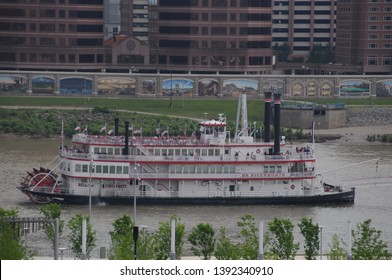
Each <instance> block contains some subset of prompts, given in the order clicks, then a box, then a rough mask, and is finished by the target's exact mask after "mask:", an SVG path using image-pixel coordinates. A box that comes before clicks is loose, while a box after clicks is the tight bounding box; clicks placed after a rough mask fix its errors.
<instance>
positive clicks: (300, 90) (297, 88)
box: [291, 83, 304, 96]
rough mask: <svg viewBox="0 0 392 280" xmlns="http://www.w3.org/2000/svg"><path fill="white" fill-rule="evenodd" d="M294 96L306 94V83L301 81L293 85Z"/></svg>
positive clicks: (292, 92) (292, 93)
mask: <svg viewBox="0 0 392 280" xmlns="http://www.w3.org/2000/svg"><path fill="white" fill-rule="evenodd" d="M291 95H292V96H304V85H303V84H301V83H295V84H293V86H292V87H291Z"/></svg>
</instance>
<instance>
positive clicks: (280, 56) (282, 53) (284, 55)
mask: <svg viewBox="0 0 392 280" xmlns="http://www.w3.org/2000/svg"><path fill="white" fill-rule="evenodd" d="M273 49H274V52H275V54H276V56H277V62H286V61H287V60H288V57H289V55H290V54H291V53H292V51H291V48H290V46H289V45H288V44H287V43H284V44H282V45H278V44H277V43H276V44H275V45H274V46H273Z"/></svg>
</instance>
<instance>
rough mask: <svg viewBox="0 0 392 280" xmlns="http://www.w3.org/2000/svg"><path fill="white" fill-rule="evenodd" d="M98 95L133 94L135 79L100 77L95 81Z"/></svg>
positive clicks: (134, 92) (134, 91)
mask: <svg viewBox="0 0 392 280" xmlns="http://www.w3.org/2000/svg"><path fill="white" fill-rule="evenodd" d="M97 91H98V95H135V94H136V80H135V79H126V78H102V79H98V82H97Z"/></svg>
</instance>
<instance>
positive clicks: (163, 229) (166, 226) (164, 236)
mask: <svg viewBox="0 0 392 280" xmlns="http://www.w3.org/2000/svg"><path fill="white" fill-rule="evenodd" d="M172 219H174V220H175V221H176V241H175V246H176V249H175V250H176V256H177V258H178V259H180V258H181V255H182V248H183V246H184V235H185V225H184V224H182V223H181V219H180V218H178V217H177V216H176V215H173V216H172V217H171V219H170V220H169V221H167V222H161V223H160V226H159V229H158V230H157V231H156V232H155V234H154V241H155V245H156V257H157V259H158V260H167V259H168V258H169V257H170V245H171V242H170V237H171V220H172Z"/></svg>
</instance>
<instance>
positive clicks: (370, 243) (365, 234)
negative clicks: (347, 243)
mask: <svg viewBox="0 0 392 280" xmlns="http://www.w3.org/2000/svg"><path fill="white" fill-rule="evenodd" d="M371 222H372V220H371V219H368V220H366V221H364V222H363V223H359V224H357V229H356V230H354V229H353V230H352V231H351V234H352V236H353V245H352V250H351V251H352V254H353V259H355V260H390V259H391V258H392V254H391V253H390V252H389V251H388V245H387V243H386V242H384V241H382V240H381V239H380V237H381V231H380V230H376V229H375V228H373V227H371V226H370V224H371Z"/></svg>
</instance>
